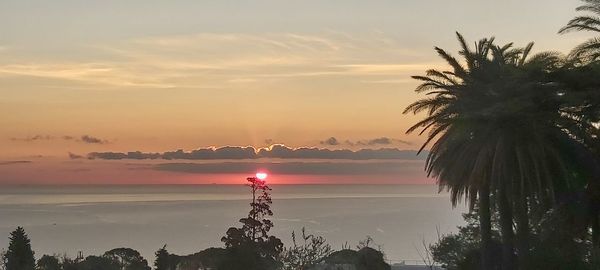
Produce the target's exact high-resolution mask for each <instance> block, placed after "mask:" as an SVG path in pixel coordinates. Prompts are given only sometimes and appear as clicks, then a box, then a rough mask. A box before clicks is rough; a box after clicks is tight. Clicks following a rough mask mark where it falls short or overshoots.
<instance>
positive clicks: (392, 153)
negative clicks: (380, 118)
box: [87, 145, 426, 160]
mask: <svg viewBox="0 0 600 270" xmlns="http://www.w3.org/2000/svg"><path fill="white" fill-rule="evenodd" d="M424 156H426V153H424V154H421V155H418V156H417V152H416V151H414V150H400V149H396V148H381V149H362V150H358V151H352V150H348V149H340V150H330V149H321V148H309V147H301V148H290V147H287V146H284V145H272V146H271V147H269V148H261V149H258V150H257V149H255V148H253V147H240V146H225V147H220V148H201V149H196V150H192V151H189V152H188V151H183V150H177V151H170V152H163V153H147V152H140V151H135V152H92V153H89V154H88V155H87V158H88V159H106V160H120V159H137V160H142V159H166V160H176V159H181V160H243V159H260V158H272V159H341V160H371V159H383V160H420V159H423V158H424Z"/></svg>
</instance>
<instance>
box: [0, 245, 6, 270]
mask: <svg viewBox="0 0 600 270" xmlns="http://www.w3.org/2000/svg"><path fill="white" fill-rule="evenodd" d="M5 254H6V251H5V250H4V249H2V250H0V270H6V256H5Z"/></svg>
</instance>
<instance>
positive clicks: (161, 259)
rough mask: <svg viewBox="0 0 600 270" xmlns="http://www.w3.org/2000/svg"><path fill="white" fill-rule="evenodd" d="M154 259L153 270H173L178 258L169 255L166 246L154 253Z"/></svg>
mask: <svg viewBox="0 0 600 270" xmlns="http://www.w3.org/2000/svg"><path fill="white" fill-rule="evenodd" d="M154 254H155V255H156V259H155V260H154V269H155V270H175V268H176V267H177V263H178V261H179V260H178V256H177V255H173V254H170V253H169V251H167V245H164V246H163V247H162V248H160V249H159V250H157V251H156V252H155V253H154Z"/></svg>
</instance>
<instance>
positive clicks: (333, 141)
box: [320, 137, 340, 145]
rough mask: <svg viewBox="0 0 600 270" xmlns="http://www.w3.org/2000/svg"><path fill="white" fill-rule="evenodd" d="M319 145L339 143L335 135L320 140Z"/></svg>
mask: <svg viewBox="0 0 600 270" xmlns="http://www.w3.org/2000/svg"><path fill="white" fill-rule="evenodd" d="M320 143H321V145H339V144H340V142H339V141H338V140H337V139H336V138H335V137H329V139H327V140H324V141H321V142H320Z"/></svg>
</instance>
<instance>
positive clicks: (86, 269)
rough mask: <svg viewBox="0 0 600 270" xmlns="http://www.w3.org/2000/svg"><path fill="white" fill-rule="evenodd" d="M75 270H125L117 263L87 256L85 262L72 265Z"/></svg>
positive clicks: (111, 259) (103, 257) (105, 258)
mask: <svg viewBox="0 0 600 270" xmlns="http://www.w3.org/2000/svg"><path fill="white" fill-rule="evenodd" d="M74 265H75V268H74V269H77V270H126V269H129V268H123V267H121V265H120V264H119V262H118V261H116V260H114V259H113V258H109V257H105V256H87V257H86V258H85V260H83V261H81V262H79V263H76V264H74Z"/></svg>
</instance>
